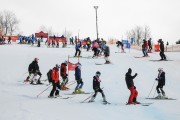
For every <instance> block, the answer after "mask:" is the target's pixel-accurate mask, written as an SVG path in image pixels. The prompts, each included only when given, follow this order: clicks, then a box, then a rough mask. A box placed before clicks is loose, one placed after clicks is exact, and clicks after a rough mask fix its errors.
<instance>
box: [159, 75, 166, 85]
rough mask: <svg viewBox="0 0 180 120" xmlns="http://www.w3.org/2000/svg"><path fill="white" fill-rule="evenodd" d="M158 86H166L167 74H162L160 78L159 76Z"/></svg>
mask: <svg viewBox="0 0 180 120" xmlns="http://www.w3.org/2000/svg"><path fill="white" fill-rule="evenodd" d="M158 84H159V85H165V72H162V73H161V75H160V76H158Z"/></svg>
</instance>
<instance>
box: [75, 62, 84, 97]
mask: <svg viewBox="0 0 180 120" xmlns="http://www.w3.org/2000/svg"><path fill="white" fill-rule="evenodd" d="M75 80H76V82H77V86H76V88H75V91H74V93H75V94H78V93H83V92H84V91H83V90H82V87H83V85H84V83H83V81H82V78H81V64H80V63H78V64H77V66H76V68H75Z"/></svg>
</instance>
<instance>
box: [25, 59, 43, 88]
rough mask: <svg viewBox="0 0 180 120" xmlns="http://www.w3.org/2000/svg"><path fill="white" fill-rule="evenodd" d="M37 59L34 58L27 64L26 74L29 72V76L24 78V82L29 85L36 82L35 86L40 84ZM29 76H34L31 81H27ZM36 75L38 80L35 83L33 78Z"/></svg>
mask: <svg viewBox="0 0 180 120" xmlns="http://www.w3.org/2000/svg"><path fill="white" fill-rule="evenodd" d="M38 60H39V59H38V58H35V59H34V61H33V62H32V63H31V64H29V67H28V72H29V76H28V77H27V78H26V80H25V81H26V82H28V81H30V82H31V84H34V82H36V84H42V83H41V81H40V79H41V75H42V74H41V72H40V71H39V65H38ZM31 75H34V76H33V78H32V80H29V78H30V76H31ZM37 75H39V78H38V80H37V81H35V80H36V79H34V77H36V76H37Z"/></svg>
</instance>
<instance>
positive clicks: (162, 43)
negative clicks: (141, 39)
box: [158, 39, 166, 60]
mask: <svg viewBox="0 0 180 120" xmlns="http://www.w3.org/2000/svg"><path fill="white" fill-rule="evenodd" d="M158 43H160V53H159V54H160V56H161V59H160V60H166V56H165V54H164V42H163V41H162V39H159V40H158Z"/></svg>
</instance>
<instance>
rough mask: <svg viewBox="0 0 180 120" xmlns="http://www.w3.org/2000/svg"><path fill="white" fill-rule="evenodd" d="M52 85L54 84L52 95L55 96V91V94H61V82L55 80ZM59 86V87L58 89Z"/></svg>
mask: <svg viewBox="0 0 180 120" xmlns="http://www.w3.org/2000/svg"><path fill="white" fill-rule="evenodd" d="M52 85H53V88H52V90H51V92H50V95H49V96H50V97H53V96H54V92H55V95H59V90H60V88H61V87H60V84H59V82H57V83H55V82H54V81H53V82H52ZM57 88H58V89H57Z"/></svg>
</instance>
